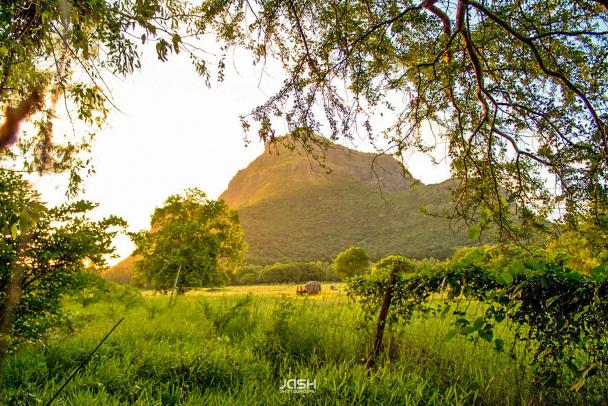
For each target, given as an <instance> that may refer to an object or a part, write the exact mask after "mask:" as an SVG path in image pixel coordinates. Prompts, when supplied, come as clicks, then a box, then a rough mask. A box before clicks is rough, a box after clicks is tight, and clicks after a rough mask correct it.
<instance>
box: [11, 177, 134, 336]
mask: <svg viewBox="0 0 608 406" xmlns="http://www.w3.org/2000/svg"><path fill="white" fill-rule="evenodd" d="M94 207H95V205H94V204H93V203H91V202H86V201H77V202H73V203H69V204H63V205H61V206H58V207H54V208H47V207H45V206H44V205H43V204H42V203H41V202H40V199H39V196H38V194H37V193H36V192H35V191H33V190H32V189H31V188H30V186H29V185H28V183H27V182H26V181H25V180H23V178H22V177H21V176H19V175H16V174H14V173H12V172H7V171H0V309H1V315H2V321H3V323H7V331H2V333H3V334H6V335H13V336H26V337H35V336H37V335H38V334H40V333H41V332H42V331H44V329H46V328H47V327H48V326H49V325H50V324H51V323H52V321H53V317H52V316H53V315H56V314H58V312H59V305H60V302H59V301H60V298H61V297H62V295H63V294H64V293H65V289H66V288H67V287H68V286H69V284H70V283H71V281H72V277H73V275H74V274H76V273H78V272H80V271H85V270H87V269H95V268H100V267H103V266H105V258H104V257H105V256H107V255H108V254H111V253H113V248H112V240H113V238H114V236H115V235H116V232H117V231H118V230H119V229H120V228H122V227H124V226H125V223H124V221H123V220H121V219H119V218H117V217H108V218H106V219H103V220H100V221H91V220H89V219H88V217H87V213H88V212H89V211H90V210H91V209H93V208H94ZM11 301H14V302H12V303H11ZM13 306H14V308H13V310H11V307H13ZM3 338H5V337H3Z"/></svg>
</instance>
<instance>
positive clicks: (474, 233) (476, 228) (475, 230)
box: [467, 224, 481, 241]
mask: <svg viewBox="0 0 608 406" xmlns="http://www.w3.org/2000/svg"><path fill="white" fill-rule="evenodd" d="M467 233H468V235H469V238H470V239H471V240H473V241H477V240H479V237H480V235H481V225H479V224H473V225H472V226H471V227H469V230H468V231H467Z"/></svg>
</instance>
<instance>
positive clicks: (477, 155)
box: [0, 0, 608, 237]
mask: <svg viewBox="0 0 608 406" xmlns="http://www.w3.org/2000/svg"><path fill="white" fill-rule="evenodd" d="M607 26H608V5H607V3H606V1H605V0H576V1H567V0H532V1H525V2H523V1H504V0H492V1H483V2H480V1H475V0H457V1H448V0H441V1H437V0H407V1H402V2H397V1H393V0H375V1H367V0H366V1H361V0H355V1H341V0H335V1H308V0H307V1H303V0H287V1H262V0H249V1H240V0H239V1H226V2H217V1H215V0H200V1H194V2H190V1H185V0H127V1H114V2H109V1H101V0H79V1H75V0H72V1H70V0H59V1H55V0H43V1H37V2H32V1H29V0H17V1H12V2H3V3H2V4H1V5H0V32H1V33H2V34H1V35H0V65H1V66H2V70H1V72H0V100H1V101H2V102H4V103H7V102H9V103H12V102H15V101H19V100H23V98H24V96H25V95H27V94H28V93H29V92H31V90H32V89H33V88H36V87H41V88H42V89H44V90H45V91H46V92H45V94H46V95H47V97H46V99H45V101H46V104H45V108H44V109H43V113H44V114H42V117H41V118H40V121H39V124H38V128H39V129H40V131H38V134H37V135H32V136H31V137H25V138H23V139H22V143H21V145H20V151H22V152H23V156H24V157H26V158H27V159H26V162H29V164H30V166H29V168H30V169H36V168H41V169H45V168H46V166H45V165H43V164H44V162H40V157H41V156H43V155H44V154H42V152H43V151H45V149H48V148H47V147H48V144H49V142H48V141H49V139H48V137H47V135H48V132H49V129H50V128H51V127H49V126H48V125H47V124H48V122H49V121H50V119H51V118H52V116H53V113H54V106H55V105H56V103H57V100H58V96H57V97H55V96H53V95H59V96H60V95H63V97H64V98H65V99H66V100H68V102H69V104H70V103H71V105H73V106H74V109H72V110H73V111H75V112H77V113H76V114H75V115H76V116H77V117H78V119H80V120H83V121H84V122H85V123H87V124H98V123H101V122H103V120H104V119H105V113H106V112H107V102H108V89H106V88H105V87H104V86H105V85H104V82H103V75H102V73H103V72H104V71H105V72H108V71H109V72H112V73H116V74H119V75H128V74H130V73H131V72H133V70H134V69H137V68H139V66H140V58H139V56H140V49H139V43H140V42H142V43H146V42H154V43H155V44H156V52H157V55H158V58H159V59H160V60H163V61H166V60H167V59H168V56H169V54H170V53H171V52H174V53H177V52H187V53H188V54H189V55H190V56H191V57H192V59H193V63H194V65H195V68H196V70H197V71H198V72H199V73H200V74H201V75H202V76H203V77H204V78H205V79H206V80H208V75H209V70H208V66H207V61H205V60H203V59H202V58H200V57H199V56H197V53H196V52H195V51H196V49H197V48H196V44H195V42H196V39H200V38H201V37H202V35H203V34H205V33H206V32H209V31H212V32H213V33H215V35H216V38H217V41H218V46H219V48H220V53H219V60H218V68H219V74H218V77H219V78H220V79H221V78H222V77H223V76H222V71H223V68H224V56H225V54H226V52H227V51H228V50H229V49H230V48H231V47H245V48H246V49H248V50H249V51H251V52H252V53H253V55H254V56H255V58H256V61H257V62H258V63H260V64H264V63H265V62H266V61H267V59H268V58H276V59H278V60H279V61H280V62H281V63H282V65H283V67H284V69H285V73H286V79H285V81H284V83H283V86H282V87H281V88H280V89H279V91H278V92H277V93H276V94H274V95H273V96H271V97H270V98H269V99H268V100H267V101H266V102H265V103H264V104H262V105H261V106H259V107H257V108H256V109H254V110H253V111H252V112H251V114H249V115H248V116H245V117H243V125H244V127H245V128H246V129H247V128H249V127H250V126H251V122H252V121H253V122H255V123H257V126H258V129H259V135H260V137H261V138H262V139H263V140H265V141H272V140H273V139H274V138H275V131H274V129H273V123H274V120H275V119H276V118H280V119H281V120H283V119H284V120H286V121H287V123H288V124H289V126H290V130H295V129H300V131H296V132H294V133H293V135H292V137H294V138H295V139H296V140H297V141H300V142H302V143H304V144H311V143H316V142H319V139H318V138H317V137H314V136H313V134H314V133H325V134H329V135H330V136H331V138H332V139H337V138H352V137H353V134H354V133H355V132H356V131H358V130H360V129H363V130H365V131H367V132H368V134H369V137H370V139H371V140H372V141H374V140H378V138H379V137H381V134H380V133H379V131H378V129H377V128H375V127H374V126H373V123H374V120H375V118H377V116H375V113H377V112H378V111H379V110H381V111H386V110H387V109H388V110H389V113H388V114H386V115H385V117H387V118H388V119H389V120H392V122H391V125H390V126H389V127H388V128H387V129H386V132H384V135H385V136H386V138H387V139H388V141H389V143H390V144H391V145H392V146H393V147H394V148H395V150H396V152H397V154H402V153H403V152H404V151H406V150H408V149H412V148H413V149H418V150H421V151H424V152H428V151H429V150H431V149H432V148H433V146H434V145H435V142H432V141H429V139H428V137H425V134H428V133H429V130H430V131H432V132H433V135H434V137H432V138H433V139H434V140H436V142H437V143H445V144H446V145H447V151H448V155H449V158H450V163H451V167H452V172H453V175H455V177H457V178H459V179H461V182H462V183H461V185H460V187H459V188H458V189H457V190H456V196H455V203H456V204H455V214H456V215H458V216H460V217H464V218H467V219H478V218H479V212H481V213H485V217H486V218H485V219H484V220H483V221H484V222H485V223H496V224H498V225H499V230H500V231H501V235H503V236H507V237H518V236H522V235H523V236H527V235H529V233H519V226H520V225H526V226H527V225H529V226H542V225H543V224H544V223H543V220H544V219H545V218H546V215H547V214H548V213H549V212H550V211H551V210H552V208H553V207H555V206H564V207H565V209H566V213H567V214H571V215H573V216H575V217H574V218H575V219H576V215H578V214H579V212H582V213H587V212H595V213H604V210H603V208H605V207H606V206H607V204H606V193H605V188H606V183H607V179H606V178H607V170H608V133H607V129H606V117H607V116H608V104H607V103H608V98H607V97H606V95H607V94H608V80H607V79H608V69H606V53H605V50H606V49H607V48H608V29H607V28H606V27H607ZM189 40H192V41H193V43H192V44H189V43H188V41H189ZM80 73H83V74H80ZM81 78H84V79H81ZM45 123H46V124H45ZM302 129H303V131H302ZM325 129H327V131H325ZM89 141H90V140H89V136H88V134H87V135H83V134H79V135H78V136H76V137H74V140H72V142H69V143H66V144H64V145H63V146H55V148H54V149H53V153H54V157H55V160H54V164H53V165H51V167H52V168H54V169H55V170H71V171H72V172H73V173H74V171H78V170H79V169H81V168H83V167H85V166H86V160H84V159H82V160H79V159H77V152H78V151H80V150H83V149H85V150H86V149H87V148H88V146H89V145H90V142H89ZM18 151H19V149H14V148H13V149H12V150H10V151H9V152H5V155H14V154H16V153H17V152H18ZM547 177H548V178H549V179H555V183H552V182H548V181H547ZM72 178H73V180H74V182H73V185H74V184H77V181H78V180H79V177H78V176H73V177H72ZM515 207H516V208H517V210H516V211H515V214H516V216H515V218H512V217H513V216H512V214H513V213H512V212H513V210H511V209H512V208H515ZM592 218H593V217H592ZM574 223H575V221H574ZM596 223H598V224H599V223H601V224H604V223H605V216H599V217H598V221H596ZM602 227H603V225H602ZM482 228H483V227H482ZM524 231H525V230H524ZM473 234H477V232H476V231H475V230H474V233H473Z"/></svg>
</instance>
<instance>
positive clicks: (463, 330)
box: [460, 326, 479, 336]
mask: <svg viewBox="0 0 608 406" xmlns="http://www.w3.org/2000/svg"><path fill="white" fill-rule="evenodd" d="M478 329H479V327H477V328H476V327H475V326H464V327H462V328H461V329H460V334H462V335H463V336H466V335H469V334H471V333H473V332H475V331H477V330H478Z"/></svg>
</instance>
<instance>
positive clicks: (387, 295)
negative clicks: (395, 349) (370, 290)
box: [365, 266, 400, 368]
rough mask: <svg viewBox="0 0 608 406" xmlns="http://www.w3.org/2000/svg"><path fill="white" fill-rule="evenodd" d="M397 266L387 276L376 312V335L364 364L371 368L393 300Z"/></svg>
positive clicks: (380, 345) (374, 362)
mask: <svg viewBox="0 0 608 406" xmlns="http://www.w3.org/2000/svg"><path fill="white" fill-rule="evenodd" d="M399 269H400V267H399V266H393V268H392V270H391V273H390V275H389V278H388V286H387V287H386V291H385V292H384V298H383V299H382V307H381V308H380V314H378V324H377V325H376V335H375V337H374V343H373V345H372V350H371V353H370V356H369V358H368V359H367V362H366V364H365V366H366V367H368V368H373V367H374V365H375V364H376V358H377V356H378V354H379V353H380V351H381V350H382V336H383V335H384V327H385V326H386V319H387V317H388V311H389V309H390V307H391V301H392V300H393V290H394V289H395V283H396V282H397V272H398V271H399Z"/></svg>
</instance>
